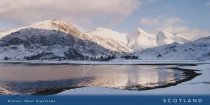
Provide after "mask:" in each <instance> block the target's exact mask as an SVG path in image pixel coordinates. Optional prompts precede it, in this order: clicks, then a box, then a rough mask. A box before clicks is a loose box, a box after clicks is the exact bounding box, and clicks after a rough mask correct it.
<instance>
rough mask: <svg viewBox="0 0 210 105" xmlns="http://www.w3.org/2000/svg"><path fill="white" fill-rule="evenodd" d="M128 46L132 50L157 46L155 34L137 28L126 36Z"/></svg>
mask: <svg viewBox="0 0 210 105" xmlns="http://www.w3.org/2000/svg"><path fill="white" fill-rule="evenodd" d="M127 39H128V46H129V47H130V48H132V49H134V50H144V49H146V48H152V47H155V46H157V44H156V37H155V35H152V34H149V33H147V32H145V31H144V30H143V29H140V28H138V29H137V31H136V32H135V33H133V34H131V35H128V36H127Z"/></svg>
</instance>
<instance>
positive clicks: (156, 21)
mask: <svg viewBox="0 0 210 105" xmlns="http://www.w3.org/2000/svg"><path fill="white" fill-rule="evenodd" d="M139 24H141V25H145V26H155V28H154V29H152V30H155V32H157V31H166V32H170V33H173V34H180V35H182V37H184V38H186V39H190V40H196V39H198V38H201V37H207V36H210V32H209V31H206V30H202V29H196V28H189V27H187V26H185V25H184V20H182V19H181V18H180V17H167V18H166V17H165V18H159V17H158V18H142V19H140V20H139Z"/></svg>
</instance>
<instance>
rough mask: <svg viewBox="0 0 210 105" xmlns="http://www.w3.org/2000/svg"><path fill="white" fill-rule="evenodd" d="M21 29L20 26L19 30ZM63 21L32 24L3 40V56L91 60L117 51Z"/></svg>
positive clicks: (0, 51)
mask: <svg viewBox="0 0 210 105" xmlns="http://www.w3.org/2000/svg"><path fill="white" fill-rule="evenodd" d="M17 30H18V29H17ZM118 53H119V52H115V51H112V50H109V49H106V48H105V47H103V46H101V45H99V44H97V43H95V42H93V41H92V39H91V37H88V36H87V35H85V34H83V33H82V32H80V31H79V30H78V29H77V28H76V27H75V26H74V25H71V24H68V23H66V22H65V21H61V20H48V21H44V22H40V23H36V24H33V25H31V26H28V27H24V28H23V29H19V30H18V31H15V32H12V33H11V34H9V35H5V36H4V37H2V38H1V39H0V59H12V60H43V59H60V60H61V59H73V60H80V59H90V57H101V56H113V55H114V54H118Z"/></svg>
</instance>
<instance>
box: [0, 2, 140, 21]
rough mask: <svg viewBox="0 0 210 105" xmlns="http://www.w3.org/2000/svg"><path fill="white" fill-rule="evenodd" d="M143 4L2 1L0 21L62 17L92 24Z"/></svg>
mask: <svg viewBox="0 0 210 105" xmlns="http://www.w3.org/2000/svg"><path fill="white" fill-rule="evenodd" d="M140 4H141V2H140V0H1V2H0V19H2V20H10V21H21V22H34V21H41V20H46V19H52V18H62V19H67V20H72V21H76V22H87V23H89V22H90V21H93V20H94V19H95V18H98V17H109V18H110V17H111V18H113V19H115V18H119V17H126V16H128V15H130V14H131V13H132V12H133V11H134V10H136V9H137V8H138V7H139V5H140Z"/></svg>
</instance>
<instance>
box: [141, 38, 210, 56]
mask: <svg viewBox="0 0 210 105" xmlns="http://www.w3.org/2000/svg"><path fill="white" fill-rule="evenodd" d="M137 55H138V56H139V59H142V60H173V59H174V60H208V59H210V37H206V38H201V39H198V40H196V41H194V42H188V43H185V44H179V43H177V42H174V43H172V44H169V45H163V46H159V47H156V48H149V49H146V50H144V51H140V52H138V53H137Z"/></svg>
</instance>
